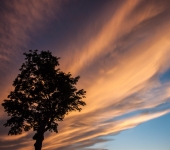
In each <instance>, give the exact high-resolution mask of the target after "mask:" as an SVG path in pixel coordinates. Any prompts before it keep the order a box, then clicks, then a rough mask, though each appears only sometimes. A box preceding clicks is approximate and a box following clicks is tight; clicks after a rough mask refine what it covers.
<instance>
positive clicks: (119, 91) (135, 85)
mask: <svg viewBox="0 0 170 150" xmlns="http://www.w3.org/2000/svg"><path fill="white" fill-rule="evenodd" d="M46 4H47V6H48V7H49V8H51V7H53V6H52V5H53V4H54V3H53V4H51V3H48V2H45V1H43V3H40V2H37V1H36V2H32V3H31V4H28V6H27V5H26V4H25V1H22V3H21V6H20V5H14V6H15V7H16V9H17V10H20V8H22V9H21V10H23V7H26V8H27V9H26V10H29V9H28V8H29V7H31V6H32V5H35V6H36V7H37V8H38V10H34V11H35V12H34V11H33V10H32V11H33V12H27V11H23V12H20V11H19V12H18V13H17V14H19V15H18V16H20V15H21V14H22V13H23V15H24V14H25V15H28V14H35V15H33V16H32V15H31V16H29V15H28V22H29V24H28V25H26V26H24V27H23V25H21V24H23V22H24V21H25V20H24V17H21V16H22V15H21V16H20V17H21V19H20V20H19V22H18V24H16V26H17V27H14V28H12V27H8V28H9V29H10V31H9V33H8V32H7V33H8V34H11V35H12V37H13V38H15V37H18V34H17V33H18V32H20V31H21V30H20V29H21V28H22V29H24V31H25V32H24V33H22V32H21V33H20V34H21V35H20V37H19V38H16V39H15V40H14V41H13V42H14V44H10V46H12V45H15V44H16V43H18V44H19V46H18V47H22V46H23V45H22V43H26V42H27V41H28V40H29V39H28V38H29V37H28V36H27V34H26V33H28V32H29V30H31V31H35V30H36V29H38V28H39V26H35V27H34V23H35V22H43V20H44V16H49V15H50V16H51V12H48V11H47V12H45V14H44V12H43V11H44V9H46ZM29 5H31V6H29ZM113 5H114V8H116V6H117V7H118V8H117V9H116V10H114V11H113V9H112V5H111V4H110V3H109V6H108V7H106V8H107V9H106V8H104V9H103V14H105V15H103V16H102V17H104V16H107V15H110V14H112V13H111V12H112V11H113V12H114V13H113V14H112V15H110V19H108V21H107V22H105V23H103V22H102V21H103V18H100V17H101V16H98V15H96V16H95V17H96V20H90V21H93V22H95V21H96V22H97V23H99V24H102V28H101V29H98V30H97V32H96V30H95V32H93V28H94V29H95V27H96V26H94V27H93V28H92V25H91V24H90V22H87V23H86V26H84V29H82V32H80V33H79V38H78V40H77V39H74V38H73V39H72V40H71V42H72V43H75V45H77V47H76V46H73V45H64V46H63V47H62V51H61V52H60V54H61V55H62V59H61V64H62V68H63V69H64V70H67V71H70V72H71V73H73V74H74V75H77V74H80V75H81V77H82V78H81V79H80V83H79V84H78V86H79V87H83V88H84V89H85V90H87V98H86V103H87V106H85V107H84V108H83V110H82V112H81V113H77V112H73V113H72V114H70V115H69V116H67V117H66V118H65V120H64V121H63V122H61V123H59V133H58V134H54V133H47V134H46V138H45V140H44V149H51V150H52V149H56V148H57V149H59V150H63V149H70V150H79V149H83V150H85V149H87V150H90V148H88V147H90V146H92V145H94V144H96V143H100V142H105V141H107V139H104V138H103V137H105V136H106V135H111V134H113V135H114V134H117V133H119V132H121V131H123V130H127V129H129V128H133V127H135V126H137V125H139V124H141V123H143V122H145V121H148V120H151V119H154V118H157V117H160V116H162V115H165V114H167V113H169V112H170V109H168V108H167V107H166V108H164V109H163V107H161V105H162V104H164V103H167V104H168V105H169V103H168V102H169V100H170V94H169V91H170V88H169V87H170V82H169V81H167V82H166V83H161V82H160V79H159V76H160V74H162V73H164V72H165V71H166V70H167V69H168V68H170V65H169V63H168V61H169V59H170V55H169V54H170V43H169V41H170V30H169V26H170V19H169V15H170V3H169V2H168V1H166V0H165V1H164V0H163V1H162V0H156V2H153V1H149V2H148V1H145V0H144V1H139V0H136V1H135V0H132V1H131V0H129V1H121V2H120V1H119V3H116V2H113ZM8 7H9V6H8ZM10 7H11V6H10ZM15 7H14V8H15ZM49 8H48V9H47V10H49ZM11 15H12V14H11ZM92 15H93V14H92ZM29 17H30V18H29ZM32 17H33V20H32ZM10 18H12V17H10ZM16 18H17V17H16ZM15 20H16V19H7V22H9V24H15V23H13V21H14V22H15ZM94 24H95V23H94ZM95 25H96V24H95ZM41 28H43V26H41ZM83 31H92V32H88V34H86V35H85V37H84V38H86V40H85V41H86V42H85V43H82V41H81V37H82V36H83V35H82V34H83ZM1 32H2V33H4V31H0V33H1ZM86 36H87V37H86ZM21 37H22V39H21V41H20V38H21ZM2 39H3V43H4V45H5V44H6V45H9V44H8V42H7V40H6V38H2ZM9 41H12V39H11V38H10V39H9ZM65 42H67V41H65ZM71 42H70V41H69V43H71ZM54 45H55V44H54ZM16 46H17V45H16ZM54 49H55V47H54ZM9 53H12V52H11V51H9ZM53 53H56V51H53ZM17 55H18V54H17ZM65 55H67V56H68V55H69V56H71V57H64V56H65ZM1 58H2V59H3V60H8V59H9V54H4V55H1ZM128 114H131V115H130V116H129V115H128ZM31 136H32V133H31V132H30V133H25V134H23V136H20V137H16V138H13V137H11V139H13V140H14V141H20V143H21V144H24V146H27V149H30V150H31V149H32V148H31V147H30V146H29V144H30V143H31V141H29V142H28V143H25V139H27V138H29V137H31ZM3 137H4V139H3V138H2V136H1V139H3V140H4V141H5V142H9V143H10V142H12V141H11V139H10V138H9V139H8V138H7V137H6V136H4V135H3ZM101 137H102V138H101ZM24 146H22V145H21V146H20V149H22V148H23V147H24ZM18 149H19V148H18Z"/></svg>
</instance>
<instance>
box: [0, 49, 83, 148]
mask: <svg viewBox="0 0 170 150" xmlns="http://www.w3.org/2000/svg"><path fill="white" fill-rule="evenodd" d="M24 55H25V63H23V64H22V66H21V68H20V74H18V76H17V77H16V79H15V80H14V82H13V86H14V90H13V91H11V92H10V94H9V95H8V99H6V100H4V102H3V103H2V106H3V107H4V109H5V112H7V113H8V116H10V119H8V120H7V122H6V123H5V124H4V126H5V127H7V126H9V127H10V130H9V133H8V134H10V135H16V134H21V133H22V132H23V131H29V130H30V129H33V131H36V133H35V135H34V137H33V139H34V140H36V143H35V144H34V146H35V149H36V150H40V149H41V147H42V141H43V139H44V132H46V131H54V132H57V126H58V124H57V122H58V121H62V120H63V119H64V117H65V115H67V114H68V113H69V112H71V111H76V110H78V111H80V110H81V106H84V105H85V102H84V101H83V100H82V99H83V98H85V93H86V92H85V91H84V90H83V89H81V90H78V89H77V88H76V86H75V85H76V83H77V82H78V80H79V78H80V77H79V76H77V77H75V78H74V77H72V75H71V74H70V73H64V72H62V71H61V70H60V69H59V68H57V67H58V66H59V62H58V60H59V58H58V57H55V56H52V54H51V52H49V51H41V52H40V53H38V51H37V50H34V51H32V50H30V51H29V53H24Z"/></svg>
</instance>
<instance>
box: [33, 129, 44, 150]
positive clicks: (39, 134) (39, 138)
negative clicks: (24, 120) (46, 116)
mask: <svg viewBox="0 0 170 150" xmlns="http://www.w3.org/2000/svg"><path fill="white" fill-rule="evenodd" d="M33 139H34V140H36V142H35V144H34V147H35V150H41V148H42V142H43V140H44V132H37V133H36V134H35V135H34V136H33Z"/></svg>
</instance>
